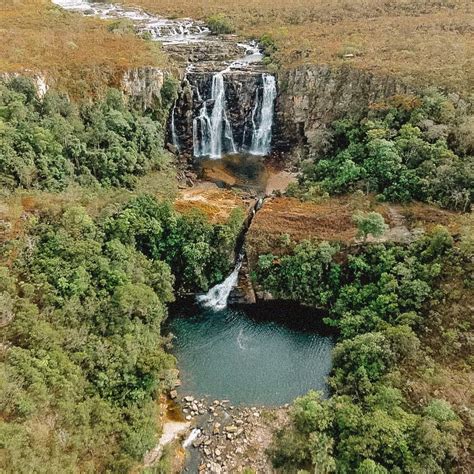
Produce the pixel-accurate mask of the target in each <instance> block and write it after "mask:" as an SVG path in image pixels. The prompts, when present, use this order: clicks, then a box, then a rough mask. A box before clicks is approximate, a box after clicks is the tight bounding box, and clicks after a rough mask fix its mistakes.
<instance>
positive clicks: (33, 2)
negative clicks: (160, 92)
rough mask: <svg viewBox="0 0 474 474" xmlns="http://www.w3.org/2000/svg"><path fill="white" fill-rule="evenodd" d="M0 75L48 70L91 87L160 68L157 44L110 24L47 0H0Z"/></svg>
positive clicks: (161, 59) (52, 73)
mask: <svg viewBox="0 0 474 474" xmlns="http://www.w3.org/2000/svg"><path fill="white" fill-rule="evenodd" d="M1 3H2V6H1V8H0V45H1V46H0V49H1V54H0V71H1V72H17V71H24V70H25V69H27V70H32V71H35V72H37V71H47V72H48V74H49V75H53V76H54V77H55V78H56V79H58V81H60V82H61V83H62V84H66V83H68V82H69V83H70V82H71V80H73V79H74V80H76V81H77V80H78V79H83V82H82V85H79V87H81V88H82V87H86V86H85V85H86V84H87V83H88V82H90V83H89V84H88V85H87V87H88V88H89V89H91V90H92V89H93V87H94V85H95V84H101V83H104V82H110V80H111V78H112V80H113V78H114V76H116V75H117V74H118V73H119V72H121V71H123V70H124V69H126V68H130V67H137V66H143V65H156V66H159V65H162V64H164V62H165V61H166V58H165V56H164V55H163V54H162V53H161V51H160V48H159V45H157V44H156V43H151V42H146V41H144V40H142V39H139V38H137V37H136V36H135V35H133V34H124V35H117V34H114V33H112V32H110V31H108V29H107V26H108V24H107V22H104V21H101V20H97V19H93V18H86V17H83V16H82V15H80V14H76V13H71V12H65V11H63V10H61V9H59V8H57V7H55V6H54V5H53V4H52V3H51V2H50V1H49V0H1Z"/></svg>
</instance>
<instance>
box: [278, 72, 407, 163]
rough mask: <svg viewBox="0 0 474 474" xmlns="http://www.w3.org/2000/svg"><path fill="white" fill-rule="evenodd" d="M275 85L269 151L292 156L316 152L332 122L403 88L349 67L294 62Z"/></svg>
mask: <svg viewBox="0 0 474 474" xmlns="http://www.w3.org/2000/svg"><path fill="white" fill-rule="evenodd" d="M278 83H279V95H278V99H277V105H276V110H277V117H276V123H277V131H276V135H275V138H274V149H276V150H280V151H284V152H286V151H291V150H295V151H296V152H297V153H296V155H297V156H298V157H311V156H312V155H313V154H314V153H315V152H317V150H318V149H319V148H320V146H321V144H322V142H323V140H324V130H325V128H326V127H327V126H328V125H329V124H330V123H331V122H332V121H334V120H336V119H339V118H342V117H354V118H357V117H360V116H362V115H363V114H364V113H365V112H366V111H367V108H368V106H369V105H370V104H371V103H373V102H376V101H378V100H381V99H383V98H386V97H390V96H393V95H396V94H403V93H407V92H409V90H408V87H407V86H405V85H404V84H402V83H401V82H399V81H397V80H396V79H394V78H392V77H380V76H375V75H374V74H372V73H370V72H367V71H362V70H358V69H354V68H351V67H343V68H339V69H337V68H330V67H327V66H316V65H314V66H313V65H310V66H300V67H298V68H295V69H292V70H289V71H285V72H282V73H280V74H279V76H278Z"/></svg>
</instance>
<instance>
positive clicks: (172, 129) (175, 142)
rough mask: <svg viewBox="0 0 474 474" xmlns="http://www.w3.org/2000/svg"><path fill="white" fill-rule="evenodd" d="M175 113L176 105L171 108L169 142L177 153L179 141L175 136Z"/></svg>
mask: <svg viewBox="0 0 474 474" xmlns="http://www.w3.org/2000/svg"><path fill="white" fill-rule="evenodd" d="M175 111H176V105H175V106H174V107H173V111H172V112H171V141H172V142H173V145H174V146H175V147H176V149H177V150H178V151H179V141H178V135H176V126H175V118H174V117H175Z"/></svg>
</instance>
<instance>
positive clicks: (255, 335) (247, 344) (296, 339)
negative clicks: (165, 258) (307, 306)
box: [168, 305, 333, 405]
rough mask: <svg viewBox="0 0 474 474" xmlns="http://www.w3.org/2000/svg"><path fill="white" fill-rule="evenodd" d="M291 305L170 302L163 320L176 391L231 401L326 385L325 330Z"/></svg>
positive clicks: (275, 397) (282, 399) (271, 400)
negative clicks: (176, 372)
mask: <svg viewBox="0 0 474 474" xmlns="http://www.w3.org/2000/svg"><path fill="white" fill-rule="evenodd" d="M320 318H321V316H320V315H318V314H317V313H312V312H310V311H308V310H306V311H305V310H303V309H302V308H298V307H287V306H282V305H271V306H261V305H257V306H253V307H252V306H251V307H249V308H247V309H246V310H244V309H235V308H234V309H229V308H228V309H225V310H223V311H217V312H216V311H213V310H209V309H202V308H199V307H197V306H191V307H190V308H189V307H188V309H187V310H184V309H183V306H182V307H181V309H177V310H175V311H174V313H173V315H172V317H171V318H170V320H169V322H168V328H169V331H170V332H171V333H173V334H174V336H175V339H174V350H173V352H174V354H175V356H176V357H177V359H178V367H179V369H180V371H181V381H182V384H183V385H182V392H183V393H184V394H192V395H194V396H196V397H208V398H211V399H228V400H230V401H231V403H234V404H261V405H281V404H284V403H289V402H291V401H292V400H293V399H294V398H295V397H297V396H300V395H303V394H304V393H306V392H307V391H308V390H310V389H316V390H322V391H324V392H327V386H326V382H325V380H326V377H327V375H328V373H329V371H330V370H331V350H332V347H333V340H332V337H331V336H330V335H329V334H327V332H326V333H324V331H323V330H322V328H321V325H320V324H317V321H320Z"/></svg>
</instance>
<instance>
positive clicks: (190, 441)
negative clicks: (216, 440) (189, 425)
mask: <svg viewBox="0 0 474 474" xmlns="http://www.w3.org/2000/svg"><path fill="white" fill-rule="evenodd" d="M200 434H201V430H200V429H199V428H194V429H193V430H192V431H191V433H189V436H188V437H187V438H186V439H185V440H184V442H183V448H184V449H186V448H189V446H191V444H193V442H194V440H195V439H196V438H198V437H199V435H200Z"/></svg>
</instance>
